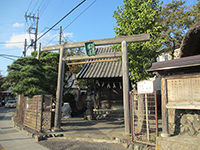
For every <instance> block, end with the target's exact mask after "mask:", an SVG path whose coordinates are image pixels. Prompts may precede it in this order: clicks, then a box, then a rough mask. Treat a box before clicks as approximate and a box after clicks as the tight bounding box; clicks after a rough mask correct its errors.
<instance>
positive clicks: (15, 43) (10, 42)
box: [0, 42, 24, 44]
mask: <svg viewBox="0 0 200 150" xmlns="http://www.w3.org/2000/svg"><path fill="white" fill-rule="evenodd" d="M17 43H24V42H0V44H17Z"/></svg>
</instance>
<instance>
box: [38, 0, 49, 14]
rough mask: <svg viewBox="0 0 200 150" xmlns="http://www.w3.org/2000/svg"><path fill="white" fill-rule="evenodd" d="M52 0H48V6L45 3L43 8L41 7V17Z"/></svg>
mask: <svg viewBox="0 0 200 150" xmlns="http://www.w3.org/2000/svg"><path fill="white" fill-rule="evenodd" d="M50 1H51V0H49V1H48V3H47V5H46V6H45V4H44V5H43V6H44V7H43V6H42V8H41V13H40V17H42V15H43V13H44V11H45V9H46V8H47V6H48V5H49V3H50ZM43 9H44V10H43Z"/></svg>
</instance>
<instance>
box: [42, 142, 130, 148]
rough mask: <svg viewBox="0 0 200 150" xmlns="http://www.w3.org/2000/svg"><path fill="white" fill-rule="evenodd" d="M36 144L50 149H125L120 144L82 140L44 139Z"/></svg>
mask: <svg viewBox="0 0 200 150" xmlns="http://www.w3.org/2000/svg"><path fill="white" fill-rule="evenodd" d="M38 144H40V145H42V146H44V147H47V148H49V149H51V150H127V149H126V148H125V147H123V146H122V145H120V144H107V143H89V142H82V141H66V140H44V141H40V142H38Z"/></svg>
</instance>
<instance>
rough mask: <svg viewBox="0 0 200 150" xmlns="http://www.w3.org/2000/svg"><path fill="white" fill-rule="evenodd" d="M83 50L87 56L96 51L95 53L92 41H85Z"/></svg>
mask: <svg viewBox="0 0 200 150" xmlns="http://www.w3.org/2000/svg"><path fill="white" fill-rule="evenodd" d="M85 50H86V52H87V55H88V56H92V55H95V54H96V53H95V46H94V42H88V43H85Z"/></svg>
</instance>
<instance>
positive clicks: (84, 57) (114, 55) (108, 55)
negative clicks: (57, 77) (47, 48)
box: [63, 52, 122, 61]
mask: <svg viewBox="0 0 200 150" xmlns="http://www.w3.org/2000/svg"><path fill="white" fill-rule="evenodd" d="M121 56H122V52H114V53H102V54H98V55H95V56H88V55H82V56H69V57H63V61H74V60H88V59H101V58H118V57H121Z"/></svg>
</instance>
